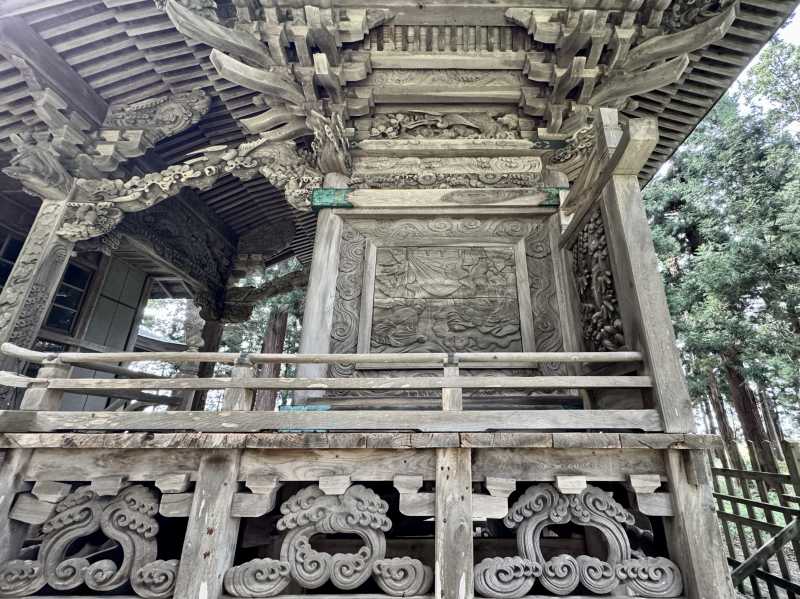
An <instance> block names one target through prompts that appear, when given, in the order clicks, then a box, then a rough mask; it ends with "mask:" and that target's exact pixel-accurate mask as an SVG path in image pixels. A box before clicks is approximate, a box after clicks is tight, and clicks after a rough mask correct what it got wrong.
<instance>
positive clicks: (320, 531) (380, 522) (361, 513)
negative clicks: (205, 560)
mask: <svg viewBox="0 0 800 599" xmlns="http://www.w3.org/2000/svg"><path fill="white" fill-rule="evenodd" d="M345 478H346V477H345ZM388 511H389V504H388V503H387V502H386V501H385V500H384V499H382V498H381V496H380V495H378V494H377V493H376V492H375V491H373V490H372V489H370V488H367V487H365V486H363V485H360V484H354V485H350V484H349V481H347V484H346V485H345V488H341V487H339V488H332V487H330V486H328V485H325V489H324V490H323V488H322V483H320V484H319V485H317V484H313V485H309V486H305V487H302V488H301V489H300V490H299V491H297V492H296V493H295V494H293V495H292V496H291V497H289V498H288V499H287V500H286V501H284V502H283V504H282V505H281V507H280V513H281V517H280V519H279V520H278V521H277V523H276V524H275V532H276V534H279V535H281V537H282V540H281V545H280V551H279V555H278V556H277V557H275V558H271V557H267V558H257V559H253V560H250V561H247V562H244V563H241V564H238V565H234V566H233V567H231V568H230V569H229V570H228V571H227V572H226V574H225V590H226V592H227V593H228V594H229V595H231V596H233V597H275V596H277V595H280V594H282V593H283V592H284V591H285V590H286V589H287V587H289V585H291V584H294V585H296V586H299V587H300V588H302V589H309V590H313V589H319V588H321V587H323V586H325V585H328V586H333V587H334V588H335V589H337V590H339V591H345V592H347V591H356V590H359V589H361V588H362V587H363V586H364V585H369V586H377V588H378V589H380V591H382V592H383V593H385V594H386V595H389V596H394V597H406V596H413V595H423V594H425V593H426V592H428V591H429V590H430V588H431V586H432V583H433V570H432V569H431V567H430V566H428V565H426V564H423V562H422V561H421V560H419V559H417V558H413V557H408V556H403V557H391V558H387V557H386V555H387V538H386V533H387V532H388V531H389V530H390V529H391V528H392V521H391V520H390V519H389V517H388V516H387V513H388ZM328 535H336V536H337V538H338V537H340V536H345V535H346V536H349V537H355V538H356V539H357V543H356V545H357V548H356V549H355V551H353V552H346V551H341V552H336V553H328V552H326V551H323V550H320V549H318V548H317V547H315V543H316V541H317V540H318V539H319V538H320V537H326V536H328ZM315 537H317V539H315Z"/></svg>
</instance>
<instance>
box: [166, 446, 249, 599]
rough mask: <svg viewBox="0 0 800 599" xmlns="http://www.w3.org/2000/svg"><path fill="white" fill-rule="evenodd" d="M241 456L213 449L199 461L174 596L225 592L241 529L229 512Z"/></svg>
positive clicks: (199, 596)
mask: <svg viewBox="0 0 800 599" xmlns="http://www.w3.org/2000/svg"><path fill="white" fill-rule="evenodd" d="M239 458H240V454H239V452H223V453H211V454H209V455H206V456H204V457H203V459H202V461H201V462H200V472H199V474H198V478H197V484H196V486H195V490H194V498H193V500H192V508H191V513H190V515H189V525H188V527H187V529H186V536H185V537H184V540H183V551H182V553H181V567H180V569H179V570H178V576H177V579H176V582H175V592H174V596H175V597H197V598H198V599H201V598H208V599H213V598H214V597H219V595H220V594H221V593H222V588H223V585H222V578H223V576H224V575H225V572H226V571H227V570H228V568H230V567H231V566H232V565H233V557H234V552H235V550H236V540H237V536H238V533H239V519H238V518H233V517H231V515H230V510H231V505H232V502H233V497H234V495H235V494H236V492H237V491H238V483H237V474H238V470H239Z"/></svg>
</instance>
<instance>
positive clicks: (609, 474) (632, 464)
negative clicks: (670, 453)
mask: <svg viewBox="0 0 800 599" xmlns="http://www.w3.org/2000/svg"><path fill="white" fill-rule="evenodd" d="M472 452H473V465H472V478H473V480H475V481H481V480H485V478H486V477H487V476H488V477H493V476H497V475H498V473H500V472H502V476H504V477H507V478H515V479H517V480H536V481H542V482H545V481H555V479H556V476H559V475H561V476H584V477H585V478H586V480H587V481H621V482H626V481H627V480H628V477H629V476H630V475H631V474H659V475H661V476H662V477H664V476H665V475H666V466H665V464H664V452H662V451H651V450H644V449H627V450H622V449H570V450H563V449H547V448H539V449H535V448H492V449H489V448H486V449H473V450H472Z"/></svg>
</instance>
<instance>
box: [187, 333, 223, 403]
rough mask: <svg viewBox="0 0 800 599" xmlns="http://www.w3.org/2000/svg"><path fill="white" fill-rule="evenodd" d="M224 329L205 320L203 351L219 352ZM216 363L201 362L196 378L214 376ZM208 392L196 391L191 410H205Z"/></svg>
mask: <svg viewBox="0 0 800 599" xmlns="http://www.w3.org/2000/svg"><path fill="white" fill-rule="evenodd" d="M224 329H225V325H224V323H222V322H221V321H219V320H207V321H206V323H205V324H204V325H203V333H202V336H203V351H204V352H216V351H219V345H220V343H222V333H223V331H224ZM215 366H216V362H201V363H200V365H199V366H198V367H197V377H198V378H201V379H203V378H211V377H212V376H214V367H215ZM207 394H208V391H196V392H195V394H194V400H193V401H192V410H200V411H202V410H205V409H206V395H207Z"/></svg>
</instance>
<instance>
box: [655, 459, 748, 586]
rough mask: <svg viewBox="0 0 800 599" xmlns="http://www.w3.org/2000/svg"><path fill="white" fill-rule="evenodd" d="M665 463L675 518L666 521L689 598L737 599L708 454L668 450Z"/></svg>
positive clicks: (674, 556) (668, 534) (674, 555)
mask: <svg viewBox="0 0 800 599" xmlns="http://www.w3.org/2000/svg"><path fill="white" fill-rule="evenodd" d="M692 454H693V455H692ZM665 464H666V469H667V475H668V478H669V483H670V491H671V492H670V495H671V496H672V499H673V502H674V505H673V507H674V516H673V517H672V518H669V519H666V520H665V521H664V524H665V528H666V532H667V543H668V546H669V550H670V555H671V556H672V557H673V559H674V560H675V561H676V562H677V564H678V565H679V566H680V568H681V572H682V574H683V579H684V584H685V587H686V595H687V597H688V599H712V598H713V599H734V598H735V597H736V595H735V593H734V590H733V586H732V584H731V578H730V572H729V570H728V567H727V564H725V561H724V560H723V559H722V556H724V555H725V553H724V548H723V545H722V537H721V535H720V531H719V525H718V523H717V518H716V509H715V504H714V498H713V497H712V495H711V489H710V487H709V484H710V480H711V472H710V470H709V468H708V463H707V458H706V455H705V452H704V451H700V450H694V451H691V452H682V451H674V450H668V451H667V452H666V455H665Z"/></svg>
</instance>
